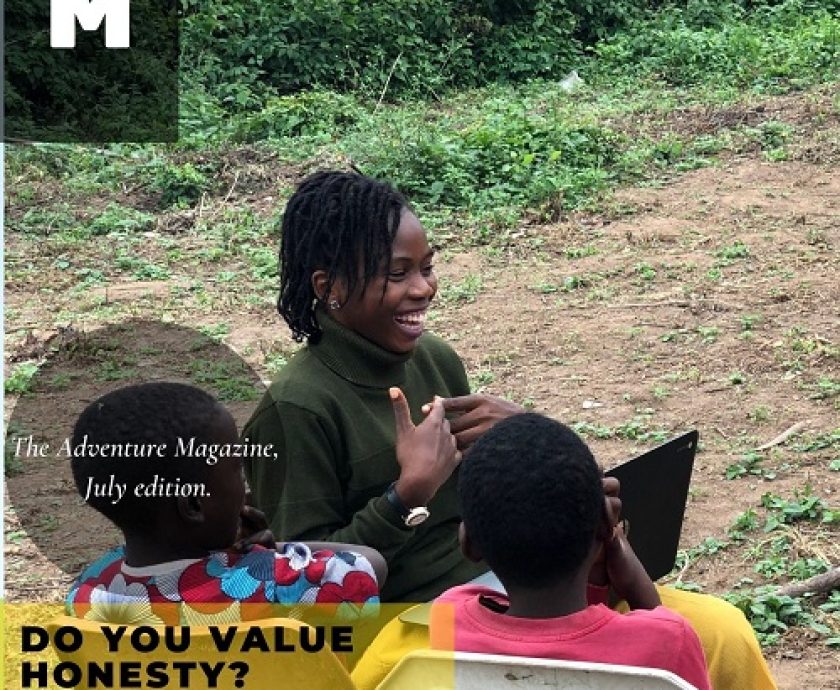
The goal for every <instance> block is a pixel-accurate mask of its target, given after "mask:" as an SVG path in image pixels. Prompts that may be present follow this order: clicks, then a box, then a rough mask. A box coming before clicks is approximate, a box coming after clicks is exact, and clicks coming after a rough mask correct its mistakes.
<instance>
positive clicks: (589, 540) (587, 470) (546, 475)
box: [458, 413, 605, 589]
mask: <svg viewBox="0 0 840 690" xmlns="http://www.w3.org/2000/svg"><path fill="white" fill-rule="evenodd" d="M458 493H459V497H460V500H461V517H462V520H463V529H462V534H461V536H462V547H463V548H464V551H465V553H466V554H467V556H469V557H472V558H478V557H482V558H483V559H484V560H485V561H486V562H487V564H488V565H489V566H490V568H491V569H492V570H493V571H494V572H495V573H496V575H497V576H498V577H499V579H500V580H501V581H502V583H503V584H505V586H506V587H508V589H510V587H511V586H515V587H522V588H532V587H545V586H548V585H551V584H555V583H557V582H558V581H559V580H565V579H568V578H570V577H572V576H573V575H575V574H577V573H578V572H579V571H580V569H581V568H582V567H584V566H585V565H586V566H587V567H588V558H589V557H590V554H592V553H593V544H594V540H595V534H596V529H597V528H598V526H599V524H600V523H601V520H602V519H603V518H604V516H605V506H604V492H603V488H602V484H601V472H600V470H599V469H598V466H597V465H596V463H595V459H594V458H593V457H592V453H591V452H590V451H589V448H587V447H586V444H585V443H584V442H583V441H581V439H580V438H579V437H578V436H577V434H575V433H574V432H573V431H572V430H571V429H569V428H568V427H566V426H564V425H563V424H561V423H560V422H557V421H554V420H552V419H549V418H547V417H544V416H542V415H538V414H532V413H528V414H519V415H515V416H513V417H509V418H507V419H505V420H503V421H501V422H498V423H497V424H495V425H494V426H493V427H492V428H491V429H490V430H489V431H488V432H487V433H485V434H484V435H483V436H482V437H481V438H480V439H479V440H478V441H477V442H476V443H475V445H473V447H472V449H471V450H470V452H469V453H468V454H467V455H466V457H465V459H464V462H463V464H462V466H461V476H460V480H459V484H458Z"/></svg>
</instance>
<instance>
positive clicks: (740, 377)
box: [728, 371, 747, 386]
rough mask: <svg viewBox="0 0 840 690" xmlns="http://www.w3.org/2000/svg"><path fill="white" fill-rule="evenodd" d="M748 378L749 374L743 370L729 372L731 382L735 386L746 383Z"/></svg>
mask: <svg viewBox="0 0 840 690" xmlns="http://www.w3.org/2000/svg"><path fill="white" fill-rule="evenodd" d="M746 380H747V376H746V374H744V372H742V371H733V372H732V373H731V374H729V378H728V381H729V383H730V384H732V385H733V386H740V385H743V384H744V383H746Z"/></svg>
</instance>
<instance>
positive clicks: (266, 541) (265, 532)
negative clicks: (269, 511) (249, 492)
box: [233, 505, 277, 551]
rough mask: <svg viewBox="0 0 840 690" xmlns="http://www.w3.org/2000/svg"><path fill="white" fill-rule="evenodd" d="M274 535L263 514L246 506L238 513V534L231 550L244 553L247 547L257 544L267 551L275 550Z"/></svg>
mask: <svg viewBox="0 0 840 690" xmlns="http://www.w3.org/2000/svg"><path fill="white" fill-rule="evenodd" d="M276 541H277V540H276V539H275V538H274V533H273V532H272V531H271V530H270V529H269V528H268V520H267V519H266V517H265V513H263V512H262V511H261V510H258V509H257V508H254V506H250V505H246V506H243V507H242V510H241V511H240V513H239V533H238V534H237V535H236V543H235V544H234V545H233V548H234V549H235V550H236V551H244V550H245V549H247V548H248V547H249V546H254V545H255V544H259V545H260V546H264V547H265V548H267V549H274V548H276Z"/></svg>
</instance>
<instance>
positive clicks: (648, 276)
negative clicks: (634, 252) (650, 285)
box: [633, 263, 656, 281]
mask: <svg viewBox="0 0 840 690" xmlns="http://www.w3.org/2000/svg"><path fill="white" fill-rule="evenodd" d="M633 271H634V272H635V273H636V275H638V276H639V278H641V279H642V280H644V281H651V280H653V279H654V278H655V277H656V269H654V268H653V266H651V265H650V264H646V263H640V264H636V265H635V266H634V267H633Z"/></svg>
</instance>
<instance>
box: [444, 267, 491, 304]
mask: <svg viewBox="0 0 840 690" xmlns="http://www.w3.org/2000/svg"><path fill="white" fill-rule="evenodd" d="M483 289H484V282H483V281H482V280H481V277H480V276H477V275H475V274H474V273H470V274H468V275H467V276H465V277H464V279H463V280H461V281H460V282H458V283H454V284H449V285H444V287H443V290H442V291H441V292H442V300H443V301H444V302H448V303H471V302H475V299H476V297H478V295H479V293H480V292H481V291H482V290H483Z"/></svg>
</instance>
